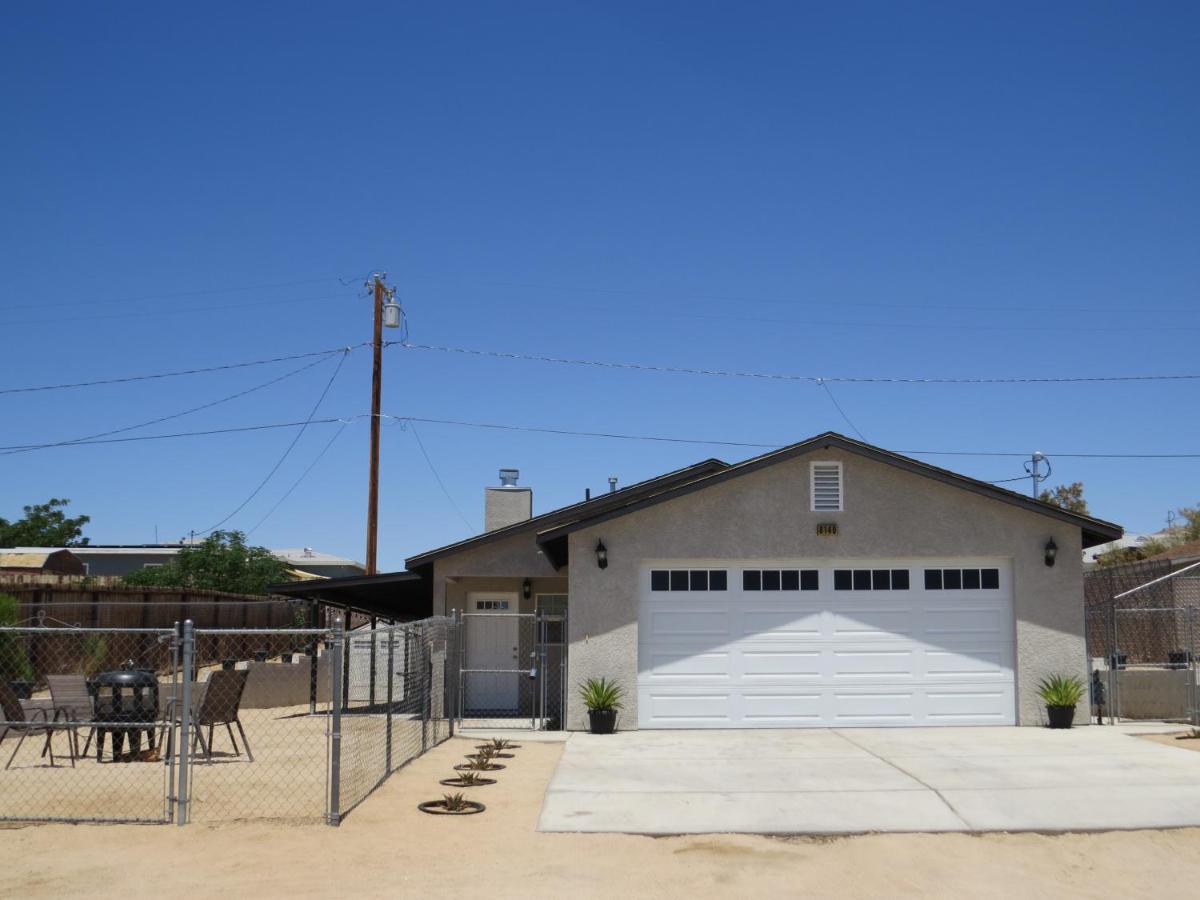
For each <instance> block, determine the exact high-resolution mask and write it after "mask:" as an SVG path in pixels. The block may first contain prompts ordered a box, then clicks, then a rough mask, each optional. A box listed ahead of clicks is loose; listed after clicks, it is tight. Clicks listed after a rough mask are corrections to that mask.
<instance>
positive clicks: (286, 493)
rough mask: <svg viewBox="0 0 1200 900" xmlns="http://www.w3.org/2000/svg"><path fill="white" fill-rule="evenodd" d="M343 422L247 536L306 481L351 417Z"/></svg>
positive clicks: (340, 434) (249, 530)
mask: <svg viewBox="0 0 1200 900" xmlns="http://www.w3.org/2000/svg"><path fill="white" fill-rule="evenodd" d="M341 422H342V426H341V428H339V429H338V430H337V431H335V432H334V433H333V437H331V438H330V439H329V440H328V442H326V444H325V446H324V447H322V448H321V452H320V453H318V454H317V455H316V456H315V457H314V458H313V461H312V462H310V463H309V464H308V468H306V469H305V470H304V471H303V472H301V473H300V477H299V478H297V479H296V480H295V481H293V482H292V486H291V487H289V488H288V489H287V490H286V491H284V492H283V496H282V497H280V498H279V499H278V500H276V501H275V505H274V506H272V507H271V508H270V509H268V510H267V511H266V513H265V514H264V515H263V517H262V518H261V519H259V520H258V521H257V522H255V523H254V526H253V527H251V528H249V529H247V531H246V535H247V536H249V535H252V534H254V532H255V531H257V530H258V527H259V526H260V525H262V523H263V522H265V521H267V519H269V518H271V516H272V514H273V513H274V512H275V510H277V509H279V507H281V506H282V505H283V502H284V501H285V500H287V498H288V497H290V496H292V492H293V491H295V490H296V488H298V487H300V483H301V482H302V481H304V479H305V478H307V477H308V473H309V472H311V471H312V470H313V469H315V468H316V467H317V463H319V462H320V461H321V459H322V458H323V457H324V456H325V454H326V453H328V452H329V448H330V447H332V446H333V445H334V444H335V443H336V442H337V439H338V438H340V437H341V436H342V432H343V431H345V430H346V426H347V425H349V424H350V422H351V420H350V419H342V420H341Z"/></svg>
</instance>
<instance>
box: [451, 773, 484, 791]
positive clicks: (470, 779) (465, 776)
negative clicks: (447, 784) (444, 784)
mask: <svg viewBox="0 0 1200 900" xmlns="http://www.w3.org/2000/svg"><path fill="white" fill-rule="evenodd" d="M457 778H458V783H459V784H461V785H462V786H463V787H477V786H479V785H480V784H482V783H483V781H484V780H485V779H484V777H483V776H482V775H480V774H479V773H478V772H476V771H473V770H470V769H468V770H465V771H462V772H459V773H458V775H457Z"/></svg>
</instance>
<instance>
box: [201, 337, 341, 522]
mask: <svg viewBox="0 0 1200 900" xmlns="http://www.w3.org/2000/svg"><path fill="white" fill-rule="evenodd" d="M349 355H350V350H349V349H347V350H345V351H343V352H342V358H341V359H339V360H338V364H337V366H336V368H334V370H333V374H332V375H330V376H329V381H327V382H325V389H324V390H323V391H321V395H320V396H319V397H317V402H316V403H314V404H313V407H312V409H311V410H309V413H308V418H307V419H305V420H304V424H303V425H301V426H300V430H299V431H297V432H296V436H295V437H293V438H292V441H291V443H290V444H288V445H287V449H285V450H284V451H283V454H282V455H281V456H280V457H279V459H277V460H276V461H275V465H273V466H271V469H270V471H269V472H267V474H266V475H265V476H263V480H262V481H260V482H259V483H258V486H257V487H256V488H255V489H254V490H252V491H251V492H250V496H248V497H247V498H246V499H245V500H243V501H242V502H241V503H239V504H238V505H237V506H236V507H235V508H234V510H233V512H231V513H230V514H229V515H227V516H226V517H225V518H223V519H222V520H221V521H219V522H217V524H216V525H210V526H209V527H208V528H204V529H201V530H199V531H195V532H193V534H208V533H209V532H210V531H216V530H217V529H218V528H220V527H221V526H222V525H224V524H225V523H226V522H228V521H229V520H230V519H232V518H233V517H234V516H236V515H237V514H238V513H239V512H241V511H242V510H243V509H244V508H245V507H246V504H247V503H249V502H250V501H251V500H253V499H254V498H255V497H257V496H258V492H259V491H261V490H262V489H263V488H264V487H266V486H267V482H268V481H270V480H271V478H272V477H273V476H274V475H275V473H276V472H278V471H279V467H280V466H282V465H283V461H284V460H285V459H287V458H288V455H289V454H290V453H291V452H292V450H293V448H295V446H296V443H297V442H298V441H299V440H300V438H302V437H304V432H305V431H306V430H308V426H309V423H310V422H312V419H313V416H315V415H316V414H317V410H318V409H320V408H321V404H322V403H323V402H324V401H325V397H326V395H327V394H328V393H329V389H330V388H331V387H333V382H334V381H335V380H336V379H337V377H338V373H339V372H341V371H342V365H343V364H344V363H345V362H346V357H347V356H349Z"/></svg>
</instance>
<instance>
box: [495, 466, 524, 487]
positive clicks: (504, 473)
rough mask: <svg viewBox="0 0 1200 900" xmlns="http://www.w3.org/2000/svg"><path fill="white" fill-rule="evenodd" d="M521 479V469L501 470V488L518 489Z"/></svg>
mask: <svg viewBox="0 0 1200 900" xmlns="http://www.w3.org/2000/svg"><path fill="white" fill-rule="evenodd" d="M520 477H521V470H520V469H501V470H500V487H516V486H517V479H518V478H520Z"/></svg>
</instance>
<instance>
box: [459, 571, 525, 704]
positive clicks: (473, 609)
mask: <svg viewBox="0 0 1200 900" xmlns="http://www.w3.org/2000/svg"><path fill="white" fill-rule="evenodd" d="M468 602H469V604H470V614H469V615H467V616H465V619H466V626H467V629H466V630H467V659H466V669H467V670H468V674H467V675H466V683H465V685H464V687H465V688H466V707H467V712H468V713H474V714H476V715H478V714H483V713H488V712H515V711H516V709H517V707H518V706H519V703H520V700H519V698H520V692H519V691H520V683H521V673H520V672H519V671H517V670H518V668H519V666H520V660H519V658H518V657H519V649H520V641H519V633H518V623H519V619H518V618H517V612H518V609H517V595H516V594H493V593H486V594H485V593H474V592H473V593H471V594H470V595H469V596H468Z"/></svg>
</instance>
